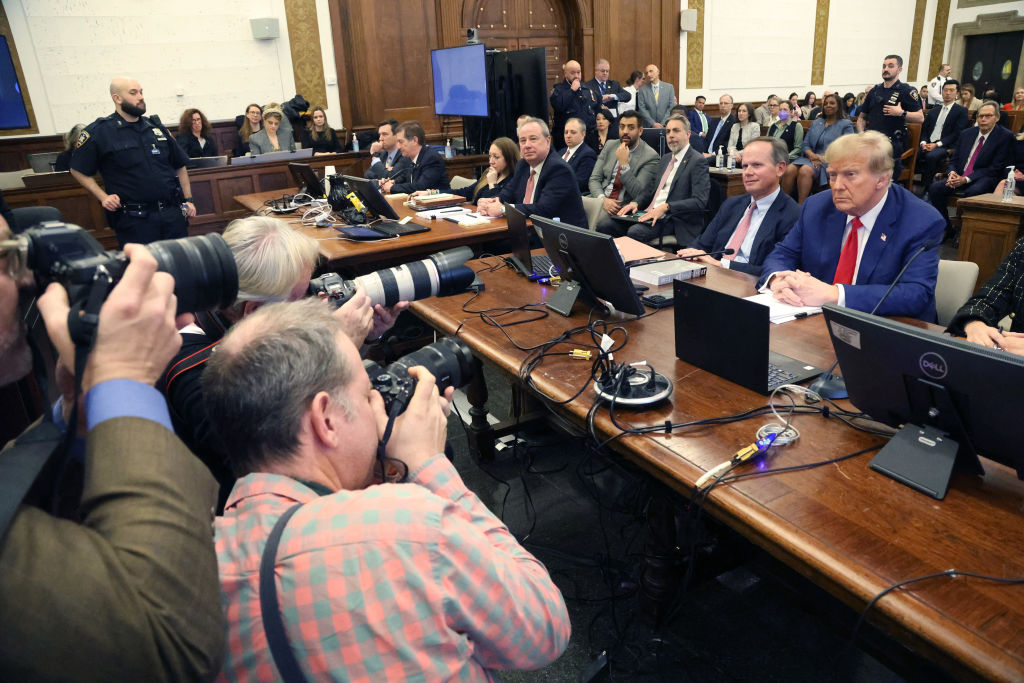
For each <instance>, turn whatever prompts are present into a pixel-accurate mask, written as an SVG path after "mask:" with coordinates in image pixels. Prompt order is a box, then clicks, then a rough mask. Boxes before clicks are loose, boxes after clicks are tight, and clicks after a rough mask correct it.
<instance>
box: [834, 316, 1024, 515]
mask: <svg viewBox="0 0 1024 683" xmlns="http://www.w3.org/2000/svg"><path fill="white" fill-rule="evenodd" d="M823 309H824V313H825V320H826V322H827V324H828V330H829V334H831V335H832V345H833V346H834V347H835V351H836V358H837V359H838V361H839V366H840V368H842V371H843V378H844V379H845V380H846V388H847V390H848V391H849V393H850V401H851V402H852V403H853V404H854V405H855V406H857V408H858V409H860V410H862V411H864V412H865V413H867V414H868V415H870V416H871V417H872V418H874V419H875V420H877V421H879V422H883V423H885V424H888V425H891V426H893V427H902V428H901V430H900V432H899V433H898V434H897V435H896V436H895V437H893V438H892V440H891V441H890V442H889V443H888V444H887V445H886V446H885V447H884V448H883V449H882V450H881V451H880V452H879V453H878V455H877V456H875V458H874V459H873V460H872V461H871V468H872V469H874V470H877V471H880V472H882V473H883V474H885V475H887V476H890V477H892V478H894V479H896V480H897V481H899V482H901V483H903V484H906V485H907V486H910V487H912V488H914V489H916V490H918V491H921V492H922V493H926V494H928V495H929V496H932V497H933V498H938V499H940V500H941V499H942V498H943V497H944V496H945V495H946V489H947V487H948V484H949V477H950V475H951V472H952V469H953V466H954V464H956V466H957V467H958V468H962V469H965V470H967V471H968V472H972V473H976V474H984V470H983V469H982V466H981V462H980V461H979V460H978V455H983V456H985V457H986V458H989V459H991V460H994V461H996V462H999V463H1002V464H1004V465H1008V466H1009V467H1012V468H1014V469H1015V470H1016V471H1017V477H1018V478H1020V479H1024V449H1022V448H1021V439H1020V434H1021V429H1020V420H1021V416H1022V415H1024V391H1022V387H1024V358H1022V357H1020V356H1016V355H1013V354H1010V353H1007V352H1006V351H997V350H993V349H988V348H986V347H984V346H980V345H977V344H971V343H969V342H966V341H962V340H959V339H954V338H952V337H946V336H942V335H938V334H935V333H933V332H928V331H926V330H923V329H921V328H918V327H913V326H911V325H907V324H905V323H900V322H896V321H894V320H888V319H885V318H880V317H877V316H873V315H870V314H868V313H863V312H860V311H854V310H851V309H848V308H839V307H838V306H833V305H831V304H828V305H825V306H824V307H823Z"/></svg>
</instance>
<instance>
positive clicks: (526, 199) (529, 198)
mask: <svg viewBox="0 0 1024 683" xmlns="http://www.w3.org/2000/svg"><path fill="white" fill-rule="evenodd" d="M536 175H537V172H536V171H534V170H533V169H530V179H529V180H527V181H526V192H525V193H524V194H523V204H533V178H534V176H536Z"/></svg>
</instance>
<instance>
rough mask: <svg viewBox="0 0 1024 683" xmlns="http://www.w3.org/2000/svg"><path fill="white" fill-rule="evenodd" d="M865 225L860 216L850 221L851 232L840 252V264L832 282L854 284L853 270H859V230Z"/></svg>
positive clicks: (835, 283)
mask: <svg viewBox="0 0 1024 683" xmlns="http://www.w3.org/2000/svg"><path fill="white" fill-rule="evenodd" d="M863 227H864V224H863V223H861V222H860V216H854V217H853V220H852V221H851V222H850V234H849V235H847V236H846V242H844V243H843V250H842V251H841V252H839V265H838V266H836V276H835V277H834V278H833V279H832V284H834V285H852V284H853V272H854V271H855V270H857V232H858V231H859V230H860V229H861V228H863Z"/></svg>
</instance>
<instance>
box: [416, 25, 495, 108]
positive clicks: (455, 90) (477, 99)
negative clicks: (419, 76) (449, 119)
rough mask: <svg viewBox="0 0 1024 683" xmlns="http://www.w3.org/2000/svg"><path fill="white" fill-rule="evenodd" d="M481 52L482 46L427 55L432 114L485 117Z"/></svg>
mask: <svg viewBox="0 0 1024 683" xmlns="http://www.w3.org/2000/svg"><path fill="white" fill-rule="evenodd" d="M485 51H486V48H485V47H484V45H483V44H482V43H479V44H476V45H462V46H460V47H450V48H444V49H441V50H431V51H430V67H431V74H432V75H433V79H434V113H435V114H438V115H447V116H487V69H486V67H485V64H484V53H485Z"/></svg>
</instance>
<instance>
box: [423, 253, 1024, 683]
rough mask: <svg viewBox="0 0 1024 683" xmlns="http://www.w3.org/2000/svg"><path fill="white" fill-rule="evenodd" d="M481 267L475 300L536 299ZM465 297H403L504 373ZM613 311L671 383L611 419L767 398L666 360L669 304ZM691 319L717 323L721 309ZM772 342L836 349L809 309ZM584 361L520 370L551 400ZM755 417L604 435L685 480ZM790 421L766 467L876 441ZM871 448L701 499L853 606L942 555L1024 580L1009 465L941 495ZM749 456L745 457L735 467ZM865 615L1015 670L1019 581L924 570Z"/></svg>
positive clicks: (658, 470)
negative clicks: (880, 462)
mask: <svg viewBox="0 0 1024 683" xmlns="http://www.w3.org/2000/svg"><path fill="white" fill-rule="evenodd" d="M478 263H479V264H480V265H476V264H470V265H471V266H473V267H474V270H480V268H482V266H483V261H481V262H478ZM482 277H483V279H484V282H485V283H486V285H487V288H486V290H485V291H484V292H483V293H481V294H480V296H479V297H478V298H477V299H475V300H474V302H473V306H474V308H476V309H486V308H488V307H493V306H508V305H518V304H524V303H528V302H535V301H539V300H544V299H546V298H547V297H548V296H549V295H550V294H551V291H552V290H551V289H550V288H546V287H542V286H539V285H533V284H527V282H526V281H525V280H524V279H522V278H520V277H518V276H516V275H514V274H512V273H511V272H510V271H509V270H507V269H503V270H501V271H497V272H494V273H484V274H482ZM703 280H704V284H706V285H707V286H712V287H715V288H716V289H720V290H723V291H727V292H730V293H732V294H735V295H740V296H745V295H748V294H751V293H753V291H754V290H753V285H752V282H753V279H752V278H750V277H748V276H745V275H743V274H740V273H734V272H731V271H725V270H722V269H718V268H709V273H708V276H707V278H705V279H703ZM697 282H701V281H700V280H698V281H697ZM467 296H468V295H467ZM467 296H453V297H446V298H433V299H426V300H422V301H418V302H415V303H413V304H412V310H413V311H414V312H415V313H416V314H417V315H418V316H420V317H421V318H423V319H424V320H426V321H427V322H429V323H430V324H431V325H432V326H434V327H435V328H436V329H438V330H440V331H442V332H444V333H447V334H452V333H454V332H455V330H456V329H459V328H460V325H461V329H459V334H458V336H459V337H460V338H461V339H463V340H465V341H466V342H467V343H468V344H469V345H470V346H471V347H472V348H473V350H474V353H475V354H477V355H478V356H479V357H480V358H482V359H485V360H486V361H488V362H490V363H492V364H494V365H495V366H496V367H497V368H499V369H500V370H502V371H504V372H505V373H507V374H508V375H509V376H511V377H513V378H514V377H516V376H517V374H518V371H519V366H520V363H521V362H522V360H523V358H524V354H523V353H522V352H520V351H518V350H517V349H516V348H515V347H514V346H512V345H511V344H510V343H509V342H508V340H506V339H505V337H504V335H503V334H502V333H501V332H500V331H499V330H497V329H495V328H494V327H489V326H487V325H485V324H484V323H483V322H482V321H481V320H480V319H479V318H478V317H477V316H473V315H469V314H466V313H464V312H462V310H461V306H462V305H463V303H464V302H465V301H466V299H467ZM577 310H578V311H579V310H580V307H578V308H577ZM513 318H514V316H513ZM585 322H586V312H585V311H582V312H581V313H579V314H577V315H575V316H573V317H572V318H570V319H565V318H562V317H561V316H559V315H557V314H555V313H552V314H551V315H549V316H548V317H547V318H545V319H543V320H541V321H538V322H535V323H530V324H525V325H518V326H515V327H511V328H509V329H508V332H509V334H510V335H511V336H512V337H513V338H514V339H516V340H517V341H518V342H519V344H520V345H521V346H529V345H533V344H537V343H540V342H542V341H545V340H547V339H550V338H552V337H554V336H556V335H557V334H559V333H560V332H561V331H562V330H564V329H566V328H568V327H570V326H575V325H582V324H585ZM622 324H623V325H624V326H625V327H626V329H627V330H628V331H629V337H630V341H629V343H628V344H627V345H626V347H625V348H624V349H623V350H622V351H619V352H616V354H615V358H616V360H617V361H625V362H634V361H639V360H647V361H648V362H650V363H651V364H652V365H653V366H654V367H655V368H656V369H657V370H658V372H660V373H662V374H665V375H666V376H668V377H669V379H670V380H672V382H673V383H674V388H675V392H674V395H673V397H672V398H671V401H670V402H669V403H666V404H664V405H660V406H657V407H655V408H652V409H650V410H647V411H646V412H629V411H625V410H622V411H617V412H616V416H617V418H618V420H619V421H620V422H621V423H624V424H629V425H633V426H640V425H650V424H659V423H663V422H664V421H665V420H672V421H673V422H683V421H689V420H695V419H700V418H707V417H712V416H721V415H727V414H733V413H737V412H740V411H743V410H747V409H750V408H753V407H756V406H759V405H763V404H764V403H765V397H763V396H761V395H759V394H756V393H754V392H752V391H749V390H747V389H744V388H742V387H739V386H737V385H735V384H732V383H731V382H728V381H726V380H724V379H721V378H719V377H717V376H715V375H712V374H710V373H707V372H705V371H703V370H700V369H698V368H696V367H694V366H692V365H689V364H687V363H684V362H682V361H680V360H677V359H676V358H675V352H674V344H673V341H672V340H673V338H674V334H673V312H672V309H671V308H668V309H663V310H661V311H659V312H657V313H655V314H654V315H652V316H651V317H649V318H645V319H643V320H637V321H629V322H625V323H622ZM691 324H724V325H727V324H728V321H692V322H691ZM578 338H579V339H582V338H583V336H582V335H580V336H579V337H578ZM616 339H621V335H619V334H617V335H616ZM587 340H588V341H589V337H588V338H587ZM771 345H772V348H773V349H774V350H776V351H780V352H782V353H786V354H788V355H791V356H794V357H796V358H799V359H801V360H805V361H808V362H813V363H814V364H816V365H818V366H820V367H827V366H828V365H829V364H830V363H831V362H832V361H833V360H834V359H835V356H834V353H833V351H832V348H831V344H830V343H829V341H828V335H827V330H826V326H825V321H824V318H823V316H820V315H818V316H813V317H810V318H806V319H804V320H797V321H793V322H790V323H786V324H784V325H778V326H773V327H772V333H771ZM569 348H570V347H568V346H567V347H565V350H566V351H568V349H569ZM589 370H590V364H589V363H588V362H586V361H578V360H572V359H569V358H568V357H564V356H563V357H557V358H549V359H547V360H545V361H544V363H543V364H542V365H541V366H540V367H539V368H537V369H536V370H535V371H534V373H533V380H534V382H535V384H536V386H537V388H538V389H539V391H540V392H542V393H543V394H544V395H545V396H547V397H548V398H549V399H552V400H566V399H568V398H570V397H571V396H572V395H573V394H575V393H576V392H577V391H578V390H579V388H580V386H581V383H582V382H583V381H584V379H585V377H586V376H587V375H588V373H589ZM592 401H593V393H592V390H591V389H590V388H588V389H587V390H585V391H584V393H583V394H582V396H581V397H580V398H579V399H577V400H575V401H572V402H570V403H569V404H568V405H566V406H564V407H556V408H554V409H555V410H557V411H558V412H559V413H561V414H563V415H564V416H565V417H567V418H568V419H570V420H572V421H574V422H576V423H579V424H582V423H583V422H584V420H585V418H586V414H587V411H588V409H589V408H590V407H591V405H592ZM767 421H768V420H767V419H755V420H749V421H745V422H739V423H732V424H729V425H723V426H716V427H712V428H703V429H690V430H684V431H682V432H676V433H674V434H672V435H664V434H661V435H645V436H628V437H623V438H621V439H618V440H616V441H615V442H613V447H614V448H615V449H616V450H618V451H619V452H621V453H622V454H623V455H625V456H626V457H628V458H630V459H631V460H633V461H634V462H636V463H637V464H638V465H640V466H641V467H642V468H644V469H645V470H647V471H648V472H649V473H650V474H651V475H653V476H655V477H657V478H658V479H659V480H661V481H663V482H665V483H667V484H668V485H669V486H672V487H674V488H675V489H676V490H678V491H680V492H682V493H687V492H689V491H690V489H691V487H692V485H693V484H694V483H695V481H696V480H697V479H698V478H699V477H700V476H701V475H702V474H703V473H704V472H705V471H707V470H709V469H711V468H713V467H714V466H716V465H718V464H719V463H721V462H723V461H725V460H727V459H728V458H730V457H731V456H732V455H733V454H734V453H735V452H736V451H737V450H738V449H739V448H741V447H743V446H745V445H747V444H749V443H751V442H752V441H753V440H754V431H755V430H756V428H757V427H759V426H760V425H761V424H763V423H764V422H767ZM595 424H596V429H597V432H598V434H599V435H601V436H602V437H607V436H610V435H613V434H616V433H617V432H618V430H617V429H615V427H614V425H612V423H611V421H610V419H609V416H608V411H607V409H600V410H599V411H598V412H597V417H596V421H595ZM794 425H795V426H796V427H797V428H798V429H799V430H800V432H801V434H802V436H801V438H800V440H799V441H798V442H797V443H795V444H792V445H790V446H786V447H780V448H776V449H773V450H774V453H773V454H772V455H771V456H770V458H769V460H768V461H767V466H768V467H782V466H788V465H795V464H800V463H811V462H817V461H820V460H825V459H828V458H833V457H837V456H840V455H844V454H847V453H852V452H855V451H858V450H860V449H862V448H865V447H868V446H870V445H872V444H876V443H880V442H881V439H880V438H879V437H877V436H873V435H869V434H865V433H863V432H858V431H854V430H852V429H851V428H849V427H847V426H845V425H843V424H842V423H840V422H839V421H837V420H835V419H825V418H822V417H820V416H809V415H807V416H804V415H801V416H798V417H797V418H796V419H795V420H794ZM872 456H873V454H868V455H865V456H861V457H859V458H855V459H852V460H848V461H845V462H842V463H839V464H833V465H829V466H826V467H819V468H815V469H811V470H807V471H801V472H793V473H786V474H777V475H773V476H767V477H758V478H751V479H747V480H743V481H739V482H736V483H733V484H730V485H723V486H720V487H717V488H716V489H715V490H714V491H713V492H712V494H711V495H710V498H709V501H708V503H707V505H708V510H709V512H710V513H711V514H712V515H714V516H715V517H717V518H718V519H720V520H722V521H723V522H724V523H726V524H728V525H729V526H731V527H732V528H733V529H735V530H737V531H738V532H740V533H741V534H743V535H744V536H746V537H747V538H749V539H750V540H752V541H753V542H754V543H756V544H758V545H759V546H761V547H763V548H764V549H765V550H767V551H768V552H769V553H771V554H772V555H773V556H775V557H776V558H778V559H780V560H782V561H783V562H785V563H787V564H788V565H790V566H791V567H793V568H794V569H796V570H797V571H799V572H800V573H802V574H803V575H804V576H805V577H807V578H809V579H810V580H812V581H814V582H815V583H817V584H819V585H821V586H822V587H824V588H825V589H827V590H829V591H830V592H831V593H833V594H834V595H836V596H837V597H839V598H840V599H842V600H843V601H844V602H846V603H847V604H848V605H849V606H850V607H852V608H853V609H855V610H860V609H863V608H864V606H865V605H866V604H867V602H868V601H869V600H871V598H872V597H874V596H875V595H877V594H878V593H880V592H881V591H882V590H884V589H886V588H887V587H889V586H891V585H892V584H895V583H898V582H900V581H904V580H906V579H909V578H912V577H916V576H921V575H924V574H929V573H932V572H937V571H943V570H946V569H949V568H956V569H958V570H961V571H974V572H978V573H981V574H988V575H994V576H1000V577H1024V515H1022V511H1024V484H1022V482H1020V481H1018V480H1017V479H1016V476H1015V474H1014V473H1013V472H1012V471H1010V470H1009V469H1007V468H1004V467H1002V466H1000V465H996V464H994V463H992V462H990V461H985V463H984V464H985V469H986V471H987V476H986V477H984V478H977V477H970V476H966V475H964V474H962V473H959V472H957V473H956V474H954V477H953V480H952V483H951V487H950V491H949V493H948V495H947V496H946V498H945V500H943V501H941V502H940V501H935V500H932V499H930V498H928V497H926V496H924V495H922V494H919V493H917V492H915V491H913V490H911V489H910V488H908V487H906V486H903V485H901V484H899V483H897V482H896V481H894V480H892V479H889V478H887V477H885V476H883V475H881V474H877V473H875V472H873V471H871V470H870V469H869V468H868V462H869V460H870V458H871V457H872ZM753 467H754V466H753V465H747V466H744V469H743V470H740V471H750V470H751V469H753ZM869 620H870V621H871V622H872V623H873V624H875V625H876V626H878V627H879V628H881V629H883V630H884V631H887V632H888V633H890V634H891V635H892V636H893V637H895V638H897V639H899V640H900V641H902V642H903V643H905V644H906V645H908V646H909V647H910V648H912V649H913V650H915V651H917V652H918V653H920V654H921V655H923V656H924V657H927V658H929V659H931V660H933V661H935V662H936V663H938V664H939V665H940V666H943V667H945V668H946V669H947V670H949V671H950V672H951V673H952V674H953V675H954V676H957V677H964V678H979V677H980V678H991V679H1003V680H1021V679H1022V678H1024V586H1000V585H996V584H993V583H987V582H982V581H977V580H974V579H966V578H956V579H949V578H939V579H933V580H929V581H925V582H922V583H919V584H915V585H914V587H913V588H912V589H910V590H906V591H896V592H894V593H891V594H889V595H888V596H886V597H885V598H883V599H882V600H880V601H879V602H878V603H877V604H876V606H875V607H874V608H873V609H872V611H871V613H870V615H869ZM837 656H838V655H837Z"/></svg>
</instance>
